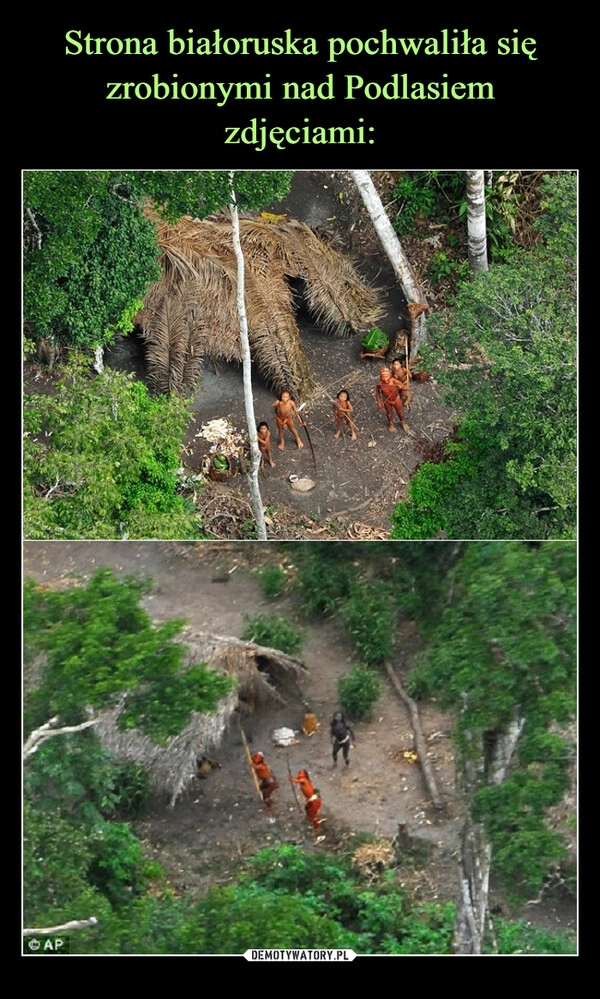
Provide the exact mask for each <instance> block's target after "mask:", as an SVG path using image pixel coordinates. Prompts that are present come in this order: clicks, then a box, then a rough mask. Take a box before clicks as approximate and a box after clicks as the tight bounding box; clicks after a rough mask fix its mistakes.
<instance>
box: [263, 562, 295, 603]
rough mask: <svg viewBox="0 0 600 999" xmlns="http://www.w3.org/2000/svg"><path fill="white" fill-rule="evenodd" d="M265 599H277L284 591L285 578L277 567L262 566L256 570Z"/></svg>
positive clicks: (281, 570) (282, 571)
mask: <svg viewBox="0 0 600 999" xmlns="http://www.w3.org/2000/svg"><path fill="white" fill-rule="evenodd" d="M256 575H257V576H258V578H259V579H260V585H261V587H262V591H263V593H264V595H265V597H278V596H279V594H280V593H282V592H283V590H284V589H285V585H286V582H287V576H286V574H285V572H284V570H283V569H281V568H280V567H279V566H278V565H263V566H261V567H260V569H257V570H256Z"/></svg>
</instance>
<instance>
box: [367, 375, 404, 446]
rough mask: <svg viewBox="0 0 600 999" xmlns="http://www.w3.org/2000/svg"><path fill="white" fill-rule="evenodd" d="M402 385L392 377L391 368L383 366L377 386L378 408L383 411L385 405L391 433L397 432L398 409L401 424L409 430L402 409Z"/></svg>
mask: <svg viewBox="0 0 600 999" xmlns="http://www.w3.org/2000/svg"><path fill="white" fill-rule="evenodd" d="M400 391H401V385H400V383H399V382H397V381H395V380H394V379H393V378H392V374H391V372H390V369H389V368H381V370H380V372H379V381H378V382H377V385H376V386H375V399H376V400H377V409H378V410H379V411H380V412H381V410H382V409H383V407H384V406H385V415H386V416H387V421H388V430H389V432H390V433H391V434H393V433H395V432H396V428H395V426H394V417H393V413H394V410H396V412H397V414H398V418H399V420H400V426H401V427H402V429H403V430H408V426H407V425H406V423H405V422H404V412H403V409H402V396H401V395H400Z"/></svg>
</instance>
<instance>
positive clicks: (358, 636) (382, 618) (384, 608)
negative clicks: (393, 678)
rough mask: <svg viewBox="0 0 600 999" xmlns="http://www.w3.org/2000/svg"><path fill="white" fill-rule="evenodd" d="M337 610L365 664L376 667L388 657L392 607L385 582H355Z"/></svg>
mask: <svg viewBox="0 0 600 999" xmlns="http://www.w3.org/2000/svg"><path fill="white" fill-rule="evenodd" d="M339 613H340V616H341V618H342V620H343V621H344V624H345V625H346V627H347V629H348V631H349V632H350V634H351V635H352V639H353V641H354V644H355V646H356V651H357V653H358V655H359V656H360V659H361V661H362V662H363V663H365V664H366V665H367V666H379V665H380V664H381V663H383V661H384V660H385V659H386V658H387V657H388V656H389V654H390V652H391V650H392V646H393V639H394V618H395V614H394V610H393V608H392V604H391V596H390V587H389V585H388V584H386V583H384V582H382V581H378V580H372V581H370V582H368V583H361V584H358V585H355V587H354V588H353V590H352V591H351V592H350V593H349V594H348V596H347V597H346V599H345V600H344V601H343V602H340V605H339Z"/></svg>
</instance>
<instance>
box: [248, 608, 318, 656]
mask: <svg viewBox="0 0 600 999" xmlns="http://www.w3.org/2000/svg"><path fill="white" fill-rule="evenodd" d="M245 621H246V627H245V628H244V630H243V632H242V638H243V639H244V641H246V642H256V643H257V645H267V646H268V647H269V648H271V649H279V650H280V651H281V652H285V653H286V655H288V656H295V655H296V653H298V652H300V649H301V648H302V645H303V644H304V632H303V631H302V630H301V629H300V628H297V627H296V625H294V624H290V622H289V621H287V620H286V619H285V618H284V617H279V616H278V615H277V614H272V615H271V616H267V615H263V614H257V615H256V616H255V617H248V616H247V615H246V617H245Z"/></svg>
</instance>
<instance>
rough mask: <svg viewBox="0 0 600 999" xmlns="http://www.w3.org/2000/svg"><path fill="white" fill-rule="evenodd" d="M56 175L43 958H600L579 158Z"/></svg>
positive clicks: (35, 305)
mask: <svg viewBox="0 0 600 999" xmlns="http://www.w3.org/2000/svg"><path fill="white" fill-rule="evenodd" d="M21 180H22V187H21V199H22V215H23V257H22V305H23V357H22V448H21V467H22V478H23V488H22V508H21V515H22V535H21V536H22V551H21V570H22V607H21V610H22V615H21V621H20V624H21V638H22V653H23V663H22V747H23V748H22V768H21V792H22V840H23V843H22V879H21V880H22V911H21V914H20V915H21V919H22V922H21V925H20V926H19V928H18V934H17V937H18V940H19V944H20V956H24V957H33V956H38V957H39V956H50V955H52V954H61V955H63V956H75V957H77V956H111V955H115V956H142V955H148V956H154V957H156V956H165V957H169V956H205V957H211V958H224V957H225V956H228V957H230V958H231V957H233V958H237V959H243V957H244V956H246V957H247V958H248V960H256V961H263V960H265V961H268V960H277V958H278V955H279V956H281V959H282V960H286V961H288V960H289V961H300V960H318V961H322V962H323V961H330V960H331V961H333V960H336V961H349V962H354V961H358V962H359V963H360V962H361V959H362V958H366V957H368V958H371V957H376V956H382V957H392V956H420V957H456V956H474V957H483V958H485V957H494V956H498V957H507V956H515V957H517V956H518V957H539V956H553V957H569V956H575V957H577V956H579V953H578V950H579V930H580V927H579V920H578V905H579V894H578V884H579V872H578V864H579V859H578V785H577V770H578V716H577V699H578V671H577V652H578V648H577V646H578V633H577V623H578V617H577V613H578V608H577V573H578V547H577V545H578V542H577V524H578V507H577V499H578V471H577V446H578V433H577V430H578V411H577V405H578V371H577V359H578V350H577V316H578V298H577V295H578V272H577V266H578V260H577V247H578V195H579V186H578V185H579V176H578V172H577V171H570V170H555V171H545V170H535V169H529V170H523V169H505V170H487V171H485V170H464V171H461V170H441V169H439V170H412V171H409V170H371V171H368V170H295V171H293V170H286V171H284V170H277V171H258V170H256V171H254V170H252V171H250V170H240V171H235V170H231V171H228V170H197V171H185V170H24V171H22V175H21ZM265 949H267V950H268V952H269V955H268V956H267V957H265V956H264V950H265ZM271 952H272V953H271ZM273 954H274V955H275V956H274V957H273ZM252 955H255V956H252ZM256 955H258V956H256ZM285 955H287V957H285ZM290 955H291V956H290ZM350 966H351V967H352V964H351V965H350Z"/></svg>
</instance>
